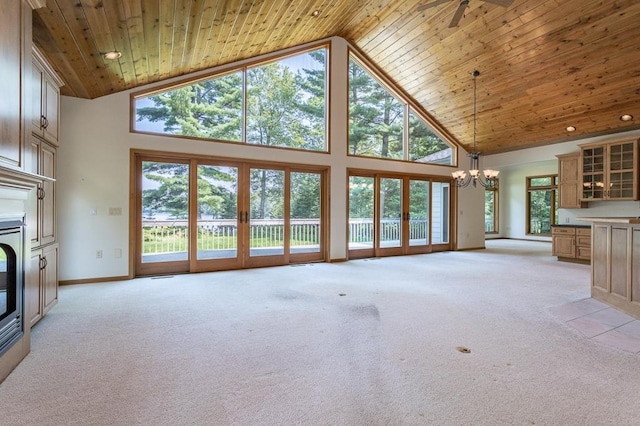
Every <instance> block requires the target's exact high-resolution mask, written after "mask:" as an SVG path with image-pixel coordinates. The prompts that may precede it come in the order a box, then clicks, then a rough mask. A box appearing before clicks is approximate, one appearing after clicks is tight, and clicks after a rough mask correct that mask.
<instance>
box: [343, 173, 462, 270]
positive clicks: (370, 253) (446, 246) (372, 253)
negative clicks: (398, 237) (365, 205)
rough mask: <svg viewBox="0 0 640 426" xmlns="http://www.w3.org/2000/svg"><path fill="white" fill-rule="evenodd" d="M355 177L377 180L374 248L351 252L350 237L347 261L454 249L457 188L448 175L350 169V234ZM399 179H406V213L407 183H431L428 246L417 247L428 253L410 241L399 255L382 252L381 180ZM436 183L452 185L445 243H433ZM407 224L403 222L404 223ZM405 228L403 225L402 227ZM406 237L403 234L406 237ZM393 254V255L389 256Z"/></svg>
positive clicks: (347, 190) (404, 200)
mask: <svg viewBox="0 0 640 426" xmlns="http://www.w3.org/2000/svg"><path fill="white" fill-rule="evenodd" d="M352 176H358V177H368V178H373V179H374V197H375V198H374V218H373V220H374V226H375V229H374V241H373V248H371V249H369V248H366V249H355V250H350V249H349V238H347V239H346V246H347V247H346V249H347V259H362V258H370V257H377V256H390V255H406V254H420V253H431V252H436V251H447V250H451V249H452V248H453V247H454V245H455V241H456V240H455V231H456V229H457V222H456V221H455V220H454V219H455V216H454V214H453V213H454V211H455V210H454V209H455V206H456V202H455V194H456V193H455V192H454V190H453V188H454V186H455V185H453V183H452V179H451V178H450V177H448V176H435V175H421V174H416V173H397V172H386V171H379V170H367V169H357V168H349V169H347V183H346V194H347V203H346V215H347V229H346V233H347V235H348V233H349V199H350V191H349V179H350V178H351V177H352ZM381 177H385V178H389V177H390V178H399V179H402V180H403V185H404V187H406V188H403V210H404V209H405V208H406V207H408V205H405V202H407V203H408V202H409V199H408V197H406V198H405V194H404V191H405V190H406V191H408V190H409V189H408V185H407V184H405V183H406V182H410V181H411V180H422V181H428V182H429V227H430V228H429V244H428V245H427V246H416V247H426V250H423V249H417V248H411V246H409V245H408V241H407V242H406V244H405V242H404V241H403V245H402V250H401V251H398V252H397V253H396V252H395V251H394V252H391V251H390V250H386V252H387V253H385V251H382V250H384V249H381V248H380V247H379V232H380V231H379V225H378V222H379V216H380V212H379V210H380V205H379V203H380V201H379V198H380V197H379V195H378V194H379V191H380V178H381ZM435 182H438V183H448V184H449V212H448V219H449V242H447V243H442V244H433V239H432V238H433V232H432V222H433V202H432V201H433V184H434V183H435ZM403 222H404V221H403ZM403 227H404V225H403ZM405 235H406V234H403V238H404V237H405ZM389 253H390V254H389Z"/></svg>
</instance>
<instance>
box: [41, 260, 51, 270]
mask: <svg viewBox="0 0 640 426" xmlns="http://www.w3.org/2000/svg"><path fill="white" fill-rule="evenodd" d="M42 260H44V267H43V268H42V269H44V268H46V267H47V266H48V265H49V261H48V260H47V258H46V257H43V258H42Z"/></svg>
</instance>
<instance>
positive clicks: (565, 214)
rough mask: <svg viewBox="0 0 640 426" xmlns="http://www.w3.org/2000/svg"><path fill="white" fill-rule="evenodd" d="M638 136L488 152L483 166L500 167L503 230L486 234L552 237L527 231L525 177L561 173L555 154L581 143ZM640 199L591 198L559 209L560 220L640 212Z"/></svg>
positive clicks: (637, 133) (628, 135)
mask: <svg viewBox="0 0 640 426" xmlns="http://www.w3.org/2000/svg"><path fill="white" fill-rule="evenodd" d="M633 137H635V138H638V137H640V131H633V132H626V133H618V134H617V135H609V136H599V137H595V138H588V139H582V140H579V141H573V142H565V143H561V144H555V145H547V146H542V147H537V148H531V149H524V150H520V151H512V152H506V153H503V154H496V155H489V156H487V157H484V158H483V165H482V166H483V167H485V168H495V169H498V170H500V189H499V226H500V232H499V233H498V234H496V235H491V236H487V238H500V237H504V238H519V239H535V240H544V241H551V238H549V237H532V236H528V235H526V233H525V232H526V226H525V222H526V177H527V176H535V175H543V174H550V173H558V161H557V158H556V155H558V154H566V153H570V152H577V151H580V147H579V145H580V144H584V143H591V142H601V141H607V140H617V139H622V138H633ZM639 215H640V202H638V201H608V202H604V201H600V202H591V203H589V204H588V207H587V208H584V209H560V210H559V211H558V221H559V223H576V224H585V225H586V224H588V223H587V222H581V221H578V220H577V219H576V218H578V217H599V216H639Z"/></svg>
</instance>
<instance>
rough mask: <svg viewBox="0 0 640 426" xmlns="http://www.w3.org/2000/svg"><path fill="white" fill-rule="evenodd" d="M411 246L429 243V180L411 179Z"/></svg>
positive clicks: (409, 234)
mask: <svg viewBox="0 0 640 426" xmlns="http://www.w3.org/2000/svg"><path fill="white" fill-rule="evenodd" d="M408 210H409V211H408V213H409V214H408V216H407V218H406V220H408V222H409V230H408V236H409V246H410V247H416V246H426V245H429V181H425V180H413V179H412V180H410V181H409V209H408Z"/></svg>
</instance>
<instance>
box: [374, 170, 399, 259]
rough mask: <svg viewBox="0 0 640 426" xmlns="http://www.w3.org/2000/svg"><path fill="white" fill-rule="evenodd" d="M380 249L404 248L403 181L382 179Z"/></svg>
mask: <svg viewBox="0 0 640 426" xmlns="http://www.w3.org/2000/svg"><path fill="white" fill-rule="evenodd" d="M379 197H380V227H379V230H380V248H390V247H402V179H398V178H380V192H379Z"/></svg>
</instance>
